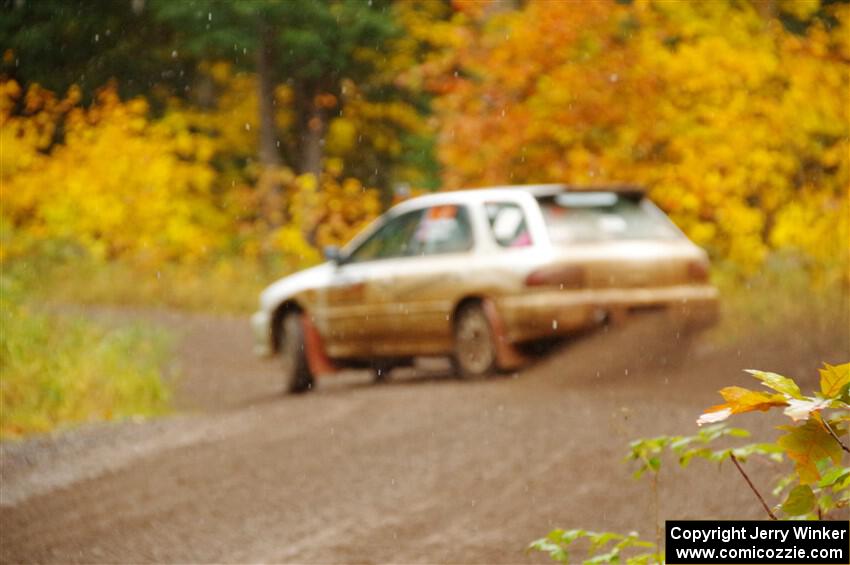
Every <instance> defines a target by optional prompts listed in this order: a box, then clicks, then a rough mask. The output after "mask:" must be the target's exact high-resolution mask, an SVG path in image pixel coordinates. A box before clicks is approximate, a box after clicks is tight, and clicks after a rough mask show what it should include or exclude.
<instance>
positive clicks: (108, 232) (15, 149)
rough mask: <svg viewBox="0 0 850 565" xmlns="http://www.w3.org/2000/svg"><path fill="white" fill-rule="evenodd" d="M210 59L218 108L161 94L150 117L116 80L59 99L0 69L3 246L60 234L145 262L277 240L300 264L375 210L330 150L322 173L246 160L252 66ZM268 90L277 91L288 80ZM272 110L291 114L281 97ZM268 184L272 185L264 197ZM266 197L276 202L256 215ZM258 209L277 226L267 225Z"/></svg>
mask: <svg viewBox="0 0 850 565" xmlns="http://www.w3.org/2000/svg"><path fill="white" fill-rule="evenodd" d="M208 72H209V75H210V77H211V78H212V79H213V80H214V81H216V88H218V89H220V93H219V96H218V99H217V100H218V107H217V108H215V109H210V110H200V109H197V108H192V107H186V106H184V105H182V104H179V103H178V102H176V101H172V102H171V103H170V104H169V106H168V108H167V110H166V112H165V113H164V115H163V116H162V117H160V118H159V119H156V120H153V119H151V118H150V116H149V111H148V104H147V102H146V101H145V100H144V99H142V98H135V99H132V100H127V101H122V100H120V99H119V97H118V95H117V92H116V89H115V87H114V85H109V86H107V87H105V88H103V89H101V90H100V91H99V92H98V94H97V96H96V99H95V101H94V102H93V103H92V104H91V106H89V107H86V108H84V107H81V106H80V105H79V103H80V94H79V90H78V89H77V88H72V89H71V90H69V92H68V94H67V95H66V96H65V97H64V98H61V99H60V98H57V97H56V96H55V95H54V94H53V93H51V92H49V91H46V90H44V89H42V88H40V87H39V86H38V85H31V86H30V87H29V88H27V89H26V90H25V91H24V89H22V88H21V87H20V86H19V85H18V84H17V83H16V82H14V81H11V80H8V81H3V82H0V124H2V126H3V127H2V130H0V180H2V202H3V207H2V214H0V227H2V231H3V233H4V234H5V235H4V245H3V246H2V249H0V259H7V258H10V257H15V256H20V255H23V254H27V253H28V252H30V250H31V249H32V247H33V245H34V244H37V243H38V242H40V241H53V240H62V241H67V242H72V243H76V244H78V245H81V246H83V247H84V248H85V249H87V250H88V252H89V253H90V254H91V255H93V256H94V257H97V258H101V259H114V258H130V259H132V260H133V262H134V263H135V264H138V263H141V264H148V265H152V266H153V265H160V264H161V263H162V262H163V261H170V260H176V261H181V262H186V261H197V260H200V259H203V258H212V257H213V256H214V255H216V254H219V253H221V252H222V251H226V250H231V251H232V250H237V251H239V252H241V253H242V254H243V255H244V256H245V257H250V258H259V257H260V255H262V254H264V253H267V252H269V251H282V252H283V254H284V256H285V257H286V262H287V263H289V265H290V267H297V266H301V265H305V264H311V263H314V262H316V261H317V260H318V259H319V254H318V252H317V251H316V245H328V244H335V245H340V244H342V243H345V242H346V241H347V240H348V239H350V238H351V237H352V236H353V235H354V234H355V233H356V232H357V231H358V230H360V229H361V228H362V227H363V226H364V225H365V224H366V223H368V222H369V221H371V220H372V219H373V218H374V217H375V216H376V215H377V214H378V213H379V212H380V201H379V198H378V194H377V192H376V191H375V190H371V189H368V190H367V189H366V188H365V187H363V186H361V185H360V183H359V182H358V181H356V180H353V179H346V180H340V175H341V174H342V169H343V167H342V160H341V159H339V158H331V159H329V160H328V172H327V173H326V174H325V175H323V178H322V179H321V182H320V183H317V182H316V179H314V178H313V177H312V176H311V175H308V176H304V177H300V178H296V177H295V175H293V173H292V172H291V171H290V170H289V169H287V168H285V167H280V168H277V169H265V170H261V169H260V168H259V167H257V166H255V165H251V164H250V163H251V158H252V157H253V155H254V154H255V152H256V147H257V131H258V128H257V127H256V124H255V122H254V120H255V117H254V116H255V114H256V103H257V102H256V96H255V91H256V81H255V78H254V77H253V76H251V75H241V74H234V73H233V72H232V71H231V69H230V67H229V66H227V65H211V66H210V68H209V69H208ZM277 95H278V98H279V101H281V102H283V101H285V100H287V97H288V95H289V90H288V89H287V88H280V89H278V92H277ZM21 98H23V100H21ZM20 102H23V105H24V111H23V112H20V111H19V110H18V111H17V113H16V108H19V107H20ZM394 111H400V110H393V106H392V105H389V106H387V107H386V108H383V109H381V110H380V112H384V113H386V112H389V113H392V112H394ZM402 114H403V112H402ZM372 115H374V114H372ZM279 118H280V120H281V121H286V120H287V119H290V116H289V115H288V110H286V109H283V110H281V111H280V112H279ZM58 131H61V132H62V136H61V138H59V137H57V132H58ZM347 135H349V136H351V135H353V133H350V132H349V134H347ZM244 161H247V162H248V163H249V164H248V165H247V166H245V165H243V164H241V162H244ZM214 163H215V165H214ZM281 187H282V188H281ZM269 190H280V191H281V194H279V197H278V198H276V199H273V200H268V199H264V198H263V195H264V194H267V192H266V191H269ZM268 202H273V203H274V205H275V206H276V207H277V209H276V210H273V211H271V213H268V214H267V213H265V212H268V211H263V210H261V207H262V206H264V205H268ZM262 217H267V218H269V217H270V218H272V219H273V220H274V222H275V223H276V225H278V226H282V227H280V228H279V229H276V230H275V232H274V233H271V234H270V233H268V226H267V225H265V224H264V223H263V222H262V221H261V218H262ZM8 234H12V235H13V237H11V238H10V237H8Z"/></svg>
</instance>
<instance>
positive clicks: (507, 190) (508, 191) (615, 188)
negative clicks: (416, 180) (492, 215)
mask: <svg viewBox="0 0 850 565" xmlns="http://www.w3.org/2000/svg"><path fill="white" fill-rule="evenodd" d="M518 192H519V193H525V194H529V195H531V196H532V197H534V198H546V197H549V196H555V195H558V194H561V193H562V192H621V193H643V192H645V190H644V189H643V188H642V187H640V186H638V185H632V184H596V185H573V184H563V183H553V184H516V185H502V186H488V187H481V188H471V189H463V190H451V191H446V192H434V193H431V194H425V195H422V196H417V197H415V198H411V199H409V200H405V201H404V202H401V203H400V204H398V205H396V206H395V207H394V209H395V210H396V211H397V212H404V211H407V210H413V209H417V208H421V207H423V206H440V205H444V204H460V203H464V202H480V201H482V200H493V199H501V198H507V199H510V198H511V197H515V196H516V195H517V193H518Z"/></svg>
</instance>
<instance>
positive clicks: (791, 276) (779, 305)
mask: <svg viewBox="0 0 850 565" xmlns="http://www.w3.org/2000/svg"><path fill="white" fill-rule="evenodd" d="M846 273H847V266H846V265H836V266H835V271H834V272H833V273H831V276H829V277H819V278H814V277H812V276H811V275H810V274H809V273H808V272H807V271H806V270H805V269H804V268H802V266H801V265H800V264H799V262H798V261H797V260H796V259H795V258H794V257H792V256H782V255H779V254H777V255H774V256H773V257H771V258H770V259H769V260H768V261H767V262H766V263H765V265H764V266H763V267H762V269H761V270H760V271H759V272H758V273H756V274H755V275H748V276H742V275H741V274H740V271H739V270H738V269H737V268H736V267H735V266H734V265H728V264H723V263H720V264H718V265H715V268H714V277H713V280H714V283H715V284H716V285H717V287H718V289H719V290H720V299H721V309H722V310H721V312H722V314H721V320H720V323H719V324H718V326H717V327H716V328H715V329H714V330H713V332H712V333H713V335H714V337H715V339H716V340H717V341H718V342H721V343H722V342H725V343H734V342H738V341H741V340H742V339H746V338H747V337H748V336H753V335H757V334H765V333H772V332H784V333H799V332H802V333H805V334H807V335H808V336H810V337H818V336H830V335H838V334H840V335H841V336H843V335H844V334H847V333H848V331H850V330H848V328H850V292H848V291H850V288H848V281H847V279H846V276H847V275H846Z"/></svg>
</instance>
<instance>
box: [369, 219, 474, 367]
mask: <svg viewBox="0 0 850 565" xmlns="http://www.w3.org/2000/svg"><path fill="white" fill-rule="evenodd" d="M473 247H474V239H473V230H472V224H471V219H470V212H469V210H468V208H467V207H466V206H465V205H461V204H444V205H438V206H431V207H428V208H426V209H424V210H423V211H422V214H421V217H420V220H419V223H418V225H417V227H416V229H415V230H414V231H413V232H412V234H411V240H410V241H409V243H408V246H407V250H406V255H403V256H398V257H395V258H392V259H389V260H387V261H386V262H384V263H381V264H380V265H379V267H380V269H381V272H380V273H379V276H375V278H374V279H373V281H374V282H373V285H374V290H375V302H374V304H375V307H374V309H373V311H374V312H375V313H376V315H377V316H378V320H380V327H379V328H376V341H375V343H374V345H373V347H374V351H375V353H376V354H378V355H385V356H395V355H398V356H409V355H429V354H438V353H445V352H446V350H447V349H449V348H450V347H451V340H452V331H451V319H450V314H451V310H452V308H453V306H454V304H455V303H456V301H457V297H458V294H459V293H460V292H462V285H461V284H460V283H461V281H462V278H463V277H464V273H465V272H466V271H467V270H468V269H469V268H470V264H469V259H470V253H471V252H472V249H473Z"/></svg>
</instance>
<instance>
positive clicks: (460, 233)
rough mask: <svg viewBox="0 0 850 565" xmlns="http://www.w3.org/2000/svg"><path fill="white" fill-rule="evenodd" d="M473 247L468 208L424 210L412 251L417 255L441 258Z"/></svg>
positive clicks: (444, 207) (433, 208)
mask: <svg viewBox="0 0 850 565" xmlns="http://www.w3.org/2000/svg"><path fill="white" fill-rule="evenodd" d="M472 244H473V238H472V226H471V225H470V222H469V213H468V212H467V210H466V207H465V206H459V205H456V204H448V205H443V206H434V207H432V208H428V209H427V210H425V212H424V214H423V216H422V221H421V222H420V223H419V226H418V227H417V229H416V232H415V233H414V234H413V243H412V245H411V247H412V250H413V254H414V255H440V254H443V253H460V252H463V251H468V250H470V249H472Z"/></svg>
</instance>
